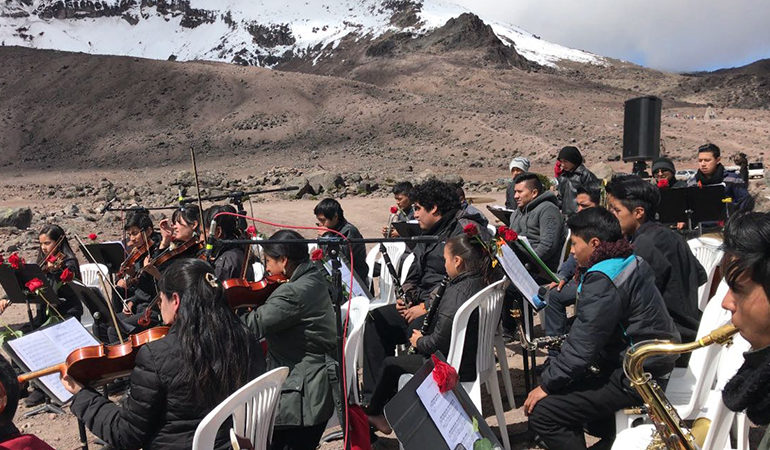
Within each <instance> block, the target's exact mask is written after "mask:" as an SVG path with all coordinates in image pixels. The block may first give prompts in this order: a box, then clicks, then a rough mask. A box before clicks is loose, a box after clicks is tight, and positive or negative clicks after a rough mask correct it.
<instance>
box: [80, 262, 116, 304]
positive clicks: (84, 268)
mask: <svg viewBox="0 0 770 450" xmlns="http://www.w3.org/2000/svg"><path fill="white" fill-rule="evenodd" d="M99 272H101V273H102V276H104V284H105V285H107V286H109V284H108V282H107V280H109V276H110V271H109V270H107V266H105V265H104V264H92V263H89V264H83V265H81V266H80V278H81V281H82V282H83V284H84V285H86V286H88V287H95V288H97V289H99V290H100V291H101V292H102V295H103V296H104V298H106V299H109V298H110V293H109V292H105V291H104V287H103V286H102V282H101V281H100V280H99Z"/></svg>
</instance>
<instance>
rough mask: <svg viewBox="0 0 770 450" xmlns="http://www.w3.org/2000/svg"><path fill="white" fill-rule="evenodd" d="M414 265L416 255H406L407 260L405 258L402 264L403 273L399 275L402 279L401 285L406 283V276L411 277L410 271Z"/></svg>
mask: <svg viewBox="0 0 770 450" xmlns="http://www.w3.org/2000/svg"><path fill="white" fill-rule="evenodd" d="M412 264H414V253H410V254H408V255H406V258H404V262H403V263H401V269H399V270H401V272H400V273H399V274H398V275H399V277H400V278H401V284H404V283H406V276H407V275H409V269H411V268H412Z"/></svg>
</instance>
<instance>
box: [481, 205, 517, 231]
mask: <svg viewBox="0 0 770 450" xmlns="http://www.w3.org/2000/svg"><path fill="white" fill-rule="evenodd" d="M487 210H488V211H489V212H491V213H492V215H493V216H495V217H496V218H497V220H499V221H500V222H502V223H503V224H504V225H505V226H508V224H509V223H511V214H513V211H514V210H513V209H508V208H504V207H502V206H498V205H491V206H490V205H487Z"/></svg>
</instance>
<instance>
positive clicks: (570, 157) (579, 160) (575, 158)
mask: <svg viewBox="0 0 770 450" xmlns="http://www.w3.org/2000/svg"><path fill="white" fill-rule="evenodd" d="M556 159H566V160H567V161H569V162H571V163H572V164H574V165H576V166H579V165H581V164H583V155H581V154H580V150H578V149H577V147H573V146H571V145H568V146H566V147H563V148H562V149H561V150H560V151H559V156H557V157H556Z"/></svg>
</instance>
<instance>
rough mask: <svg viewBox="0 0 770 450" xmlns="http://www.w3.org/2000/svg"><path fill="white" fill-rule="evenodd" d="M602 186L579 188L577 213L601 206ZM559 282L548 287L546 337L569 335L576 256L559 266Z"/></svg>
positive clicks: (575, 288)
mask: <svg viewBox="0 0 770 450" xmlns="http://www.w3.org/2000/svg"><path fill="white" fill-rule="evenodd" d="M601 194H602V193H601V186H600V185H599V184H598V183H593V184H588V185H586V186H580V187H578V188H577V195H576V196H575V200H576V201H577V212H580V211H582V210H584V209H588V208H594V207H596V206H599V204H600V202H601ZM556 275H557V276H558V277H559V282H558V283H556V282H554V283H551V284H549V285H548V293H547V295H546V298H545V301H546V307H545V309H544V310H543V311H545V313H544V315H545V320H544V321H543V322H544V323H543V326H544V327H545V334H546V336H561V335H563V334H567V330H568V329H569V327H568V326H567V325H568V324H567V322H568V320H567V306H569V305H574V304H575V300H576V299H577V287H578V280H577V278H576V275H578V265H577V261H575V255H572V254H570V255H569V257H568V258H567V260H566V261H564V263H562V264H561V266H559V270H558V272H557V273H556ZM548 352H549V354H556V353H558V350H556V349H548Z"/></svg>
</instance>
